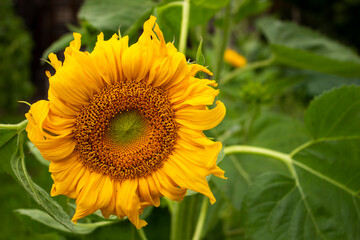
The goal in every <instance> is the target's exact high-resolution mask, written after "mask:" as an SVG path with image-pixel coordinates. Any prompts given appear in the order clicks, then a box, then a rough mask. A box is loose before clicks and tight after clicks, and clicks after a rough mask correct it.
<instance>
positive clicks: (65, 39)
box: [42, 33, 74, 59]
mask: <svg viewBox="0 0 360 240" xmlns="http://www.w3.org/2000/svg"><path fill="white" fill-rule="evenodd" d="M72 40H74V37H73V34H72V33H67V34H64V35H63V36H61V37H60V38H59V39H58V40H56V41H55V42H53V43H52V44H51V45H50V46H49V47H48V48H47V49H46V50H45V51H44V53H43V54H42V58H43V59H48V56H49V54H50V53H56V52H59V51H61V50H64V49H65V48H66V47H67V46H69V43H70V42H71V41H72Z"/></svg>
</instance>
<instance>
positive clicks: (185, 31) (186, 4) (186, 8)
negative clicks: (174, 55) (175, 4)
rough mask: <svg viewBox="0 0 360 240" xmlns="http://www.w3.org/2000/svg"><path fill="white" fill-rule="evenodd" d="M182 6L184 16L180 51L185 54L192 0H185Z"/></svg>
mask: <svg viewBox="0 0 360 240" xmlns="http://www.w3.org/2000/svg"><path fill="white" fill-rule="evenodd" d="M182 7H183V8H182V18H181V30H180V42H179V51H180V52H182V53H183V54H185V52H186V40H187V35H188V30H189V17H190V0H184V2H183V4H182Z"/></svg>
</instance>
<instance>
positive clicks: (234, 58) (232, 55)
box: [224, 48, 247, 68]
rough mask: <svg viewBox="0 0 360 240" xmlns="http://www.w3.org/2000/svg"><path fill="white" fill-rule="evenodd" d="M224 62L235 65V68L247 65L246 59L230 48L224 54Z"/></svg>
mask: <svg viewBox="0 0 360 240" xmlns="http://www.w3.org/2000/svg"><path fill="white" fill-rule="evenodd" d="M224 60H225V62H227V63H229V64H231V65H233V66H234V67H239V68H240V67H244V66H245V65H246V63H247V62H246V58H245V57H244V56H242V55H240V54H238V53H237V52H236V51H234V50H232V49H230V48H228V49H226V50H225V52H224Z"/></svg>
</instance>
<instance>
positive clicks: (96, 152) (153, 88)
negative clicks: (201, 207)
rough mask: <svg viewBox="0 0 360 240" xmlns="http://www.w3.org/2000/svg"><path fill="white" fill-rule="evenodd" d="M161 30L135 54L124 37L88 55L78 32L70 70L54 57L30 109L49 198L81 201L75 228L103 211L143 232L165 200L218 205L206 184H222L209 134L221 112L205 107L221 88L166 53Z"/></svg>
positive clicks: (151, 26)
mask: <svg viewBox="0 0 360 240" xmlns="http://www.w3.org/2000/svg"><path fill="white" fill-rule="evenodd" d="M155 21H156V18H155V17H153V16H151V17H150V19H149V20H148V21H146V22H145V23H144V32H143V34H142V35H141V36H140V38H139V40H138V42H137V43H135V44H133V45H131V46H130V47H129V46H128V36H125V37H122V38H119V36H117V35H116V34H115V35H113V37H112V38H111V39H109V40H104V36H103V34H100V35H99V36H98V39H97V43H96V46H95V48H94V50H93V51H92V52H91V53H89V52H82V51H80V47H81V35H80V34H78V33H74V41H72V42H71V43H70V46H69V47H67V48H66V50H65V60H64V62H61V61H59V60H58V59H57V57H56V55H55V54H50V55H49V59H50V61H51V63H52V65H53V67H54V68H55V70H56V73H55V74H54V75H53V76H51V75H50V73H49V72H47V75H48V77H49V82H50V87H49V92H48V100H41V101H38V102H36V103H35V104H33V105H32V106H31V108H30V110H29V112H28V113H27V114H26V118H27V119H28V120H29V123H28V126H27V128H26V130H27V132H28V137H29V139H30V140H31V141H32V142H33V143H34V144H35V146H36V147H37V148H38V149H39V150H40V152H41V154H42V155H43V157H44V158H45V159H47V160H49V161H51V163H50V167H49V171H50V172H51V177H52V179H53V180H54V184H53V187H52V190H51V195H52V196H56V195H60V194H62V195H66V196H68V197H70V198H73V199H76V205H77V208H76V212H75V214H74V216H73V219H72V221H73V222H75V223H76V222H77V220H79V219H81V218H83V217H85V216H87V215H89V214H91V213H93V212H95V211H96V210H98V209H100V210H101V211H102V214H103V215H104V216H105V217H106V218H108V217H109V216H110V215H117V216H118V217H121V218H123V217H125V216H127V217H128V218H129V220H130V221H131V222H132V223H133V224H134V225H135V226H136V227H137V228H141V227H143V226H145V225H146V222H145V221H144V220H142V219H140V218H139V215H140V214H141V213H142V211H143V210H144V208H146V207H148V206H152V205H153V206H159V204H160V197H162V196H165V197H167V198H169V199H171V200H175V201H181V200H182V199H183V198H184V196H185V195H186V191H187V189H191V190H193V191H196V192H199V193H202V194H204V195H206V196H207V197H209V199H210V202H211V203H214V202H215V201H216V200H215V198H214V196H213V194H212V192H211V191H210V188H209V186H208V183H207V180H206V176H208V175H210V174H213V175H215V176H217V177H221V178H224V171H222V170H221V169H220V168H219V167H218V166H217V165H216V160H217V155H218V153H219V152H220V150H221V148H222V144H221V143H220V142H213V141H212V140H210V139H208V138H207V137H206V136H205V135H204V133H203V130H208V129H211V128H213V127H215V126H216V125H218V124H219V123H220V122H221V121H222V119H223V118H224V116H225V106H224V104H223V103H222V102H220V101H217V103H216V104H217V106H216V107H215V108H213V109H208V108H207V106H208V105H212V104H213V102H214V99H215V97H216V96H217V95H218V93H219V90H216V89H214V88H213V87H216V86H217V84H216V82H215V81H211V80H207V79H198V78H195V74H196V73H197V72H199V71H203V72H205V73H207V74H209V75H211V72H210V71H209V70H208V69H207V68H205V67H203V66H201V65H198V64H188V63H187V61H186V58H185V56H184V54H182V53H180V52H178V51H177V49H176V48H175V47H174V45H173V44H172V43H167V44H166V43H165V40H164V38H163V34H162V32H161V31H160V29H159V27H158V25H157V24H156V23H155Z"/></svg>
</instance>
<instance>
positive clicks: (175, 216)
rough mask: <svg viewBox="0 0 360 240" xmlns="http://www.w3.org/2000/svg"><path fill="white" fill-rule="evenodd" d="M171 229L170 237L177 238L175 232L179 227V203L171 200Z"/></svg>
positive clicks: (173, 239) (172, 239)
mask: <svg viewBox="0 0 360 240" xmlns="http://www.w3.org/2000/svg"><path fill="white" fill-rule="evenodd" d="M171 206H172V207H171V229H170V231H171V232H170V239H171V240H176V239H177V232H178V227H179V221H180V219H179V217H180V214H179V203H178V202H172V204H171Z"/></svg>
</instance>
